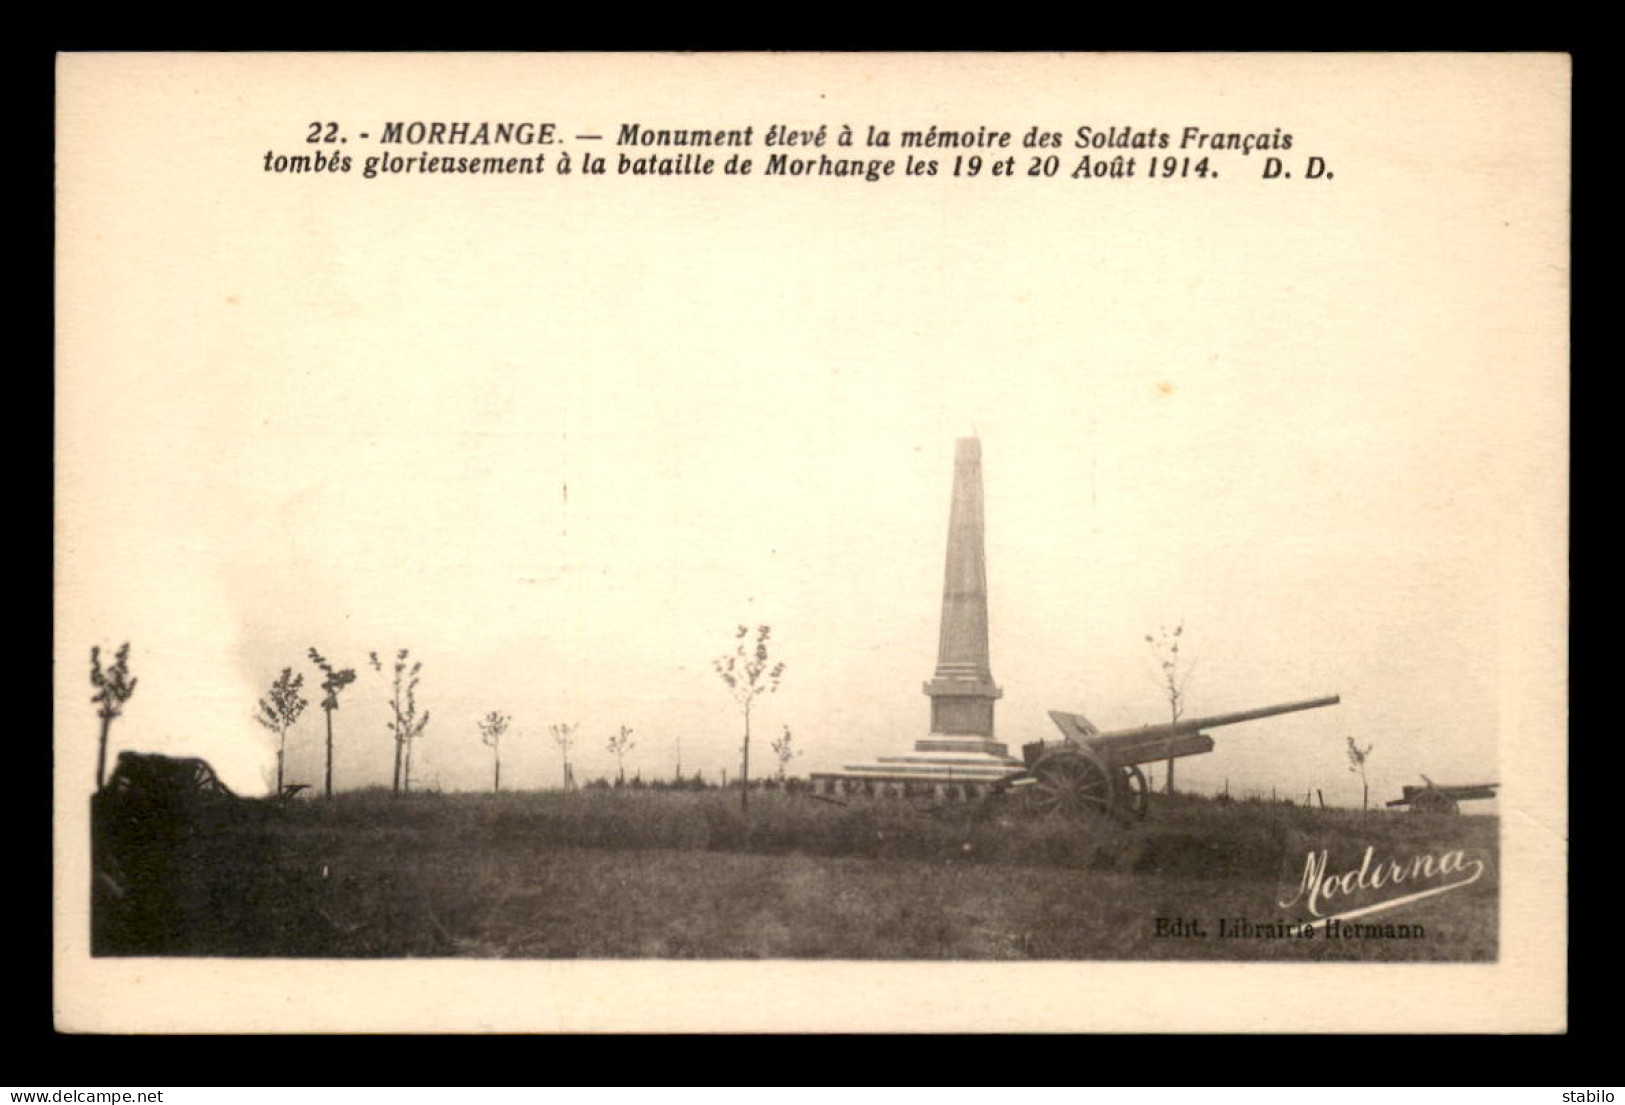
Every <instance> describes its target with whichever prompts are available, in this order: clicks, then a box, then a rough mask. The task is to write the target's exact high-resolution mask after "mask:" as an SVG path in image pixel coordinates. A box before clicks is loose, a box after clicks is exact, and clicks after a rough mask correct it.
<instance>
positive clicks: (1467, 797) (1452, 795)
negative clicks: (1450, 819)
mask: <svg viewBox="0 0 1625 1105" xmlns="http://www.w3.org/2000/svg"><path fill="white" fill-rule="evenodd" d="M1422 781H1423V782H1424V783H1426V784H1427V786H1424V787H1418V786H1404V787H1401V788H1400V793H1402V794H1403V795H1404V797H1403V798H1395V799H1394V800H1393V801H1392V802H1389V803H1387V805H1389V806H1409V807H1410V808H1411V812H1412V813H1444V814H1454V813H1460V812H1461V807H1460V806H1459V805H1457V803H1459V802H1470V801H1473V800H1474V799H1481V798H1494V797H1495V788H1496V787H1498V786H1500V785H1501V784H1500V783H1462V784H1459V785H1455V786H1446V785H1441V784H1439V783H1435V782H1434V781H1433V780H1432V779H1429V778H1428V777H1427V776H1426V775H1424V776H1422Z"/></svg>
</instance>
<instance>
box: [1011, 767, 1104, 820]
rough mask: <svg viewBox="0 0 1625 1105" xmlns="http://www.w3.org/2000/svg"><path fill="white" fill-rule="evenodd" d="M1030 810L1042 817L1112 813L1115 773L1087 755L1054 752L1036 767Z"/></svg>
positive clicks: (1029, 796)
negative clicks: (1113, 775)
mask: <svg viewBox="0 0 1625 1105" xmlns="http://www.w3.org/2000/svg"><path fill="white" fill-rule="evenodd" d="M1032 777H1033V785H1032V786H1030V787H1027V788H1026V793H1025V798H1026V801H1027V808H1028V809H1029V810H1031V811H1032V812H1033V813H1034V814H1036V815H1037V816H1039V817H1048V816H1057V815H1058V816H1061V817H1068V818H1080V817H1084V816H1086V815H1088V814H1091V813H1110V812H1111V811H1112V809H1113V807H1114V806H1115V804H1116V801H1117V797H1118V796H1117V787H1116V786H1114V785H1113V783H1114V780H1113V779H1112V776H1111V773H1110V772H1108V771H1107V769H1106V766H1105V765H1104V764H1102V763H1101V762H1100V761H1099V760H1097V759H1095V758H1094V757H1093V756H1091V755H1089V754H1088V753H1086V752H1070V751H1069V752H1053V753H1050V754H1049V755H1047V756H1045V757H1044V758H1043V759H1041V760H1039V761H1038V762H1037V763H1036V764H1034V765H1033V768H1032Z"/></svg>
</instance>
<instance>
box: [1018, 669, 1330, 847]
mask: <svg viewBox="0 0 1625 1105" xmlns="http://www.w3.org/2000/svg"><path fill="white" fill-rule="evenodd" d="M1339 701H1340V699H1339V697H1338V696H1337V695H1329V696H1327V697H1325V698H1310V699H1305V700H1304V701H1302V702H1286V703H1282V704H1281V705H1278V706H1260V707H1258V708H1257V709H1253V710H1239V711H1237V712H1235V713H1229V714H1216V715H1214V716H1212V717H1199V718H1189V719H1185V720H1181V721H1177V722H1172V723H1168V724H1164V725H1144V726H1141V727H1139V728H1137V729H1117V730H1113V731H1111V732H1107V733H1103V732H1101V731H1100V730H1099V729H1097V728H1095V726H1094V725H1093V723H1091V722H1090V721H1089V719H1088V718H1086V717H1084V716H1083V715H1082V714H1067V713H1062V712H1061V711H1059V710H1051V711H1050V712H1049V716H1050V719H1051V720H1053V721H1054V722H1055V724H1056V726H1057V727H1058V728H1059V729H1060V730H1061V740H1059V741H1035V742H1033V743H1031V744H1025V745H1022V748H1021V755H1022V760H1023V761H1024V762H1025V764H1026V767H1025V768H1024V769H1022V770H1020V771H1016V772H1013V773H1012V774H1010V775H1008V776H1006V777H1005V778H1003V779H1000V780H999V781H998V782H996V783H994V784H993V788H992V789H993V791H994V793H1012V794H1020V795H1021V797H1022V799H1023V800H1024V802H1025V804H1026V806H1027V808H1028V809H1029V810H1031V811H1032V812H1033V813H1036V814H1039V815H1048V814H1061V815H1064V816H1069V817H1079V816H1083V815H1085V814H1088V813H1110V814H1127V815H1129V816H1131V817H1144V816H1145V813H1146V807H1147V805H1148V803H1149V794H1150V786H1149V785H1148V784H1147V783H1146V779H1145V775H1144V773H1142V772H1141V771H1140V765H1141V764H1147V763H1155V762H1156V761H1158V760H1169V759H1179V758H1181V757H1184V756H1199V755H1201V754H1202V753H1204V752H1211V751H1213V738H1212V737H1210V736H1208V735H1207V734H1206V733H1204V732H1202V730H1203V729H1216V728H1218V727H1219V726H1221V725H1236V724H1238V723H1240V722H1243V721H1254V720H1256V719H1258V718H1266V717H1275V716H1276V715H1278V714H1292V713H1297V712H1298V711H1300V710H1315V709H1319V708H1320V707H1322V706H1335V705H1337V703H1338V702H1339Z"/></svg>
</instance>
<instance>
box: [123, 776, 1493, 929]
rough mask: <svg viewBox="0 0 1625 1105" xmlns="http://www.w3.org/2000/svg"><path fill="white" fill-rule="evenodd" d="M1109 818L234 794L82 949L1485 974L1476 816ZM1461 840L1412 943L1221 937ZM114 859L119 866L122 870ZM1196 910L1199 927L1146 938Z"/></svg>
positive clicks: (716, 797) (144, 863) (1180, 804)
mask: <svg viewBox="0 0 1625 1105" xmlns="http://www.w3.org/2000/svg"><path fill="white" fill-rule="evenodd" d="M1157 798H1158V799H1159V800H1157V801H1156V802H1155V804H1154V805H1153V808H1152V811H1151V816H1150V817H1149V818H1148V819H1147V820H1146V821H1144V822H1139V823H1133V824H1127V823H1117V822H1113V821H1108V820H1105V819H1100V820H1097V821H1092V822H1089V823H1085V824H1076V823H1068V822H1033V821H1029V820H1025V819H1022V818H1019V817H1014V816H1010V814H1009V812H1008V811H1006V810H1001V809H1000V807H998V806H997V805H986V804H984V805H981V806H966V807H950V808H946V809H940V810H936V811H932V812H922V811H921V810H918V809H916V808H914V807H911V806H909V805H908V804H906V803H902V802H881V803H876V804H871V805H854V806H850V807H844V808H843V807H836V806H831V805H827V804H823V803H818V802H815V801H812V800H809V799H808V798H806V797H805V796H797V795H789V794H784V793H779V792H764V793H761V794H756V795H753V796H752V805H751V815H750V818H749V819H748V820H747V819H745V818H744V817H742V816H741V814H740V812H739V808H738V794H737V792H732V793H724V792H718V791H709V792H697V793H686V792H675V791H645V790H640V791H633V790H612V791H587V792H572V793H561V792H538V793H516V794H503V795H471V794H457V795H437V794H428V795H412V796H408V797H403V798H391V797H390V796H389V795H388V794H386V793H375V792H363V793H355V794H344V795H340V796H338V797H336V798H335V799H333V800H332V801H313V802H302V803H297V804H294V805H292V806H289V807H286V808H283V809H278V808H276V807H271V806H264V805H259V804H257V803H253V804H249V805H248V807H246V809H245V810H244V812H243V814H240V815H238V816H234V817H231V818H229V819H226V820H225V821H223V822H222V823H220V824H218V825H215V826H214V827H212V828H210V829H208V830H207V831H201V830H200V831H196V832H191V833H182V834H179V835H178V836H176V837H175V838H174V839H170V840H168V841H167V842H165V843H162V844H158V845H153V846H152V847H150V848H146V849H144V850H142V849H138V850H137V853H138V854H135V853H131V852H129V851H126V853H125V856H126V861H125V863H124V864H123V866H122V867H121V868H120V869H119V870H118V871H117V872H116V875H117V883H118V888H117V892H113V893H98V895H97V897H96V909H95V915H96V918H97V921H96V932H95V934H94V947H95V949H96V951H97V952H98V954H178V955H217V956H320V957H406V956H434V957H449V956H482V957H549V958H569V957H586V958H626V957H660V958H712V959H741V958H839V959H876V958H879V959H1258V960H1305V959H1358V960H1384V961H1390V960H1430V961H1437V960H1478V961H1482V960H1492V959H1494V958H1495V955H1496V946H1497V943H1496V942H1497V930H1496V919H1497V879H1496V862H1495V858H1496V845H1497V831H1498V824H1497V820H1496V819H1495V818H1491V817H1436V816H1422V815H1410V814H1395V813H1390V812H1387V811H1382V812H1376V811H1374V812H1372V813H1370V814H1362V813H1360V812H1358V811H1346V810H1311V809H1307V808H1302V807H1290V806H1275V805H1265V804H1248V803H1236V804H1221V803H1216V802H1212V801H1208V800H1203V799H1195V798H1192V799H1184V798H1178V799H1167V798H1162V797H1161V796H1157ZM1368 845H1369V846H1371V847H1373V848H1374V850H1375V854H1376V856H1377V858H1378V859H1379V860H1380V859H1382V858H1386V857H1389V856H1392V857H1393V858H1395V859H1397V860H1401V861H1405V860H1408V859H1410V858H1411V857H1412V856H1415V855H1421V854H1440V853H1443V852H1445V851H1448V850H1451V849H1462V850H1465V851H1467V852H1469V853H1470V854H1471V855H1474V856H1478V857H1481V858H1483V859H1484V860H1485V862H1486V864H1487V871H1486V875H1485V877H1484V878H1482V879H1480V880H1479V881H1478V882H1477V883H1475V884H1474V885H1472V886H1470V887H1466V888H1464V889H1461V890H1458V891H1453V892H1451V893H1448V894H1444V895H1441V896H1437V897H1434V898H1431V899H1428V900H1426V901H1419V902H1416V903H1413V904H1411V905H1407V906H1401V907H1398V908H1395V909H1392V910H1389V911H1387V912H1385V913H1383V914H1382V915H1381V916H1380V917H1374V918H1371V920H1389V921H1395V922H1407V923H1411V924H1415V925H1421V926H1422V927H1423V928H1424V929H1425V933H1426V935H1425V937H1424V938H1421V939H1404V940H1386V939H1374V940H1352V941H1351V940H1326V939H1311V940H1302V939H1268V940H1265V939H1251V938H1247V939H1214V938H1211V937H1212V935H1213V930H1214V929H1215V927H1216V924H1217V921H1218V920H1219V919H1221V918H1231V919H1233V918H1245V919H1247V920H1250V921H1252V922H1255V923H1261V922H1268V921H1276V920H1297V919H1299V918H1301V917H1304V916H1307V914H1305V913H1304V912H1303V908H1302V905H1301V903H1300V904H1299V905H1296V906H1293V907H1292V908H1289V909H1283V908H1281V907H1280V906H1279V905H1278V904H1277V903H1278V902H1279V901H1280V900H1283V899H1286V898H1290V897H1291V894H1292V892H1293V891H1294V889H1295V888H1296V887H1297V886H1298V883H1299V881H1300V877H1301V873H1302V869H1303V866H1304V861H1305V854H1306V853H1307V852H1310V851H1314V850H1317V849H1320V848H1326V849H1328V851H1329V859H1330V870H1333V871H1339V872H1340V871H1343V870H1346V869H1349V868H1351V867H1358V866H1359V863H1360V858H1361V854H1362V853H1363V852H1364V850H1365V848H1366V847H1367V846H1368ZM132 854H134V855H135V858H133V859H132V858H130V857H131V856H132ZM1158 918H1195V919H1198V920H1200V921H1202V922H1203V924H1204V925H1205V928H1206V929H1207V930H1208V933H1209V938H1204V939H1194V938H1159V937H1158V936H1157V935H1156V934H1155V929H1156V925H1155V922H1156V920H1157V919H1158Z"/></svg>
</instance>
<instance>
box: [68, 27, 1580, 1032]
mask: <svg viewBox="0 0 1625 1105" xmlns="http://www.w3.org/2000/svg"><path fill="white" fill-rule="evenodd" d="M58 82H59V83H58V115H57V120H58V134H57V191H56V196H57V212H56V216H57V226H58V248H57V259H58V278H57V279H58V283H57V305H58V307H57V310H58V315H57V317H58V326H57V335H58V337H57V351H56V379H57V424H56V435H57V436H56V440H57V457H56V461H57V467H56V471H57V488H56V504H57V506H56V592H55V610H56V637H55V642H54V647H55V657H54V660H55V675H56V685H55V688H54V695H55V710H56V724H55V754H56V777H55V782H54V786H55V792H54V793H55V799H56V802H55V817H56V824H55V833H56V841H57V846H56V847H57V850H56V868H55V876H56V902H55V918H56V929H55V932H56V947H55V954H56V967H57V973H56V978H57V987H58V988H57V995H56V1002H57V1024H58V1027H59V1028H61V1029H63V1030H66V1031H73V1032H198V1031H205V1032H209V1031H254V1032H261V1031H263V1032H288V1033H298V1032H332V1031H369V1032H388V1031H436V1032H441V1031H443V1032H486V1031H509V1032H511V1031H521V1032H551V1031H654V1032H668V1031H709V1030H721V1031H791V1032H794V1031H839V1032H898V1031H907V1032H937V1031H961V1032H962V1031H1003V1032H1008V1031H1109V1032H1115V1031H1199V1032H1208V1031H1258V1032H1282V1031H1292V1032H1302V1031H1335V1032H1396V1031H1398V1032H1489V1031H1497V1032H1499V1031H1526V1032H1556V1031H1562V1030H1563V1029H1564V1027H1565V1019H1564V1018H1565V1012H1564V1010H1565V1000H1566V993H1567V979H1566V976H1565V973H1564V970H1565V968H1564V963H1565V957H1566V951H1567V939H1568V936H1567V931H1566V927H1565V910H1566V898H1565V894H1566V879H1567V866H1566V865H1567V831H1568V830H1567V791H1566V777H1567V706H1566V703H1567V686H1566V672H1567V661H1568V650H1567V603H1568V589H1567V567H1566V565H1567V554H1568V546H1567V529H1568V470H1569V449H1568V441H1569V430H1568V415H1569V409H1568V405H1569V399H1568V342H1567V332H1568V312H1569V306H1568V304H1569V210H1568V196H1569V180H1570V168H1569V164H1570V157H1569V154H1570V64H1569V59H1568V58H1566V57H1564V56H1561V55H1546V54H1522V55H1518V54H1502V55H1489V54H1479V55H1449V54H1435V55H1427V54H1413V55H1378V54H1369V55H1336V54H1314V55H1308V54H1305V55H1293V54H1282V55H1217V54H1188V55H1177V54H1175V55H1134V54H1116V55H1114V54H1105V55H1098V54H1097V55H1064V54H1061V55H1009V54H997V55H994V54H988V55H981V54H930V55H908V54H841V55H833V54H832V55H823V54H813V55H796V54H726V55H723V54H716V55H708V54H601V55H595V54H581V55H550V54H531V55H521V54H444V55H428V54H394V55H392V54H367V55H361V54H254V55H233V54H209V55H202V54H70V55H64V56H62V57H61V58H60V59H59V62H58ZM1243 971H1245V974H1243V973H1242V972H1243Z"/></svg>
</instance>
